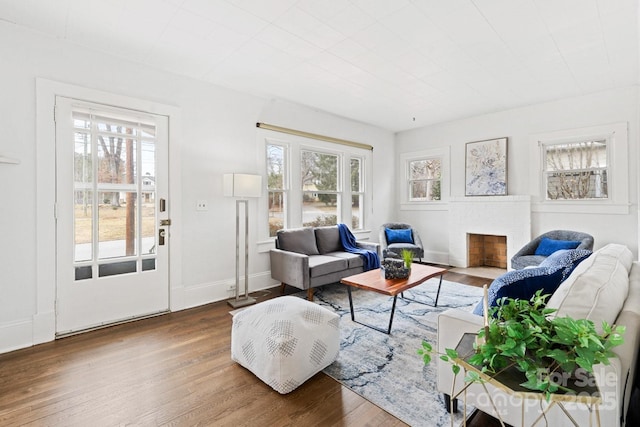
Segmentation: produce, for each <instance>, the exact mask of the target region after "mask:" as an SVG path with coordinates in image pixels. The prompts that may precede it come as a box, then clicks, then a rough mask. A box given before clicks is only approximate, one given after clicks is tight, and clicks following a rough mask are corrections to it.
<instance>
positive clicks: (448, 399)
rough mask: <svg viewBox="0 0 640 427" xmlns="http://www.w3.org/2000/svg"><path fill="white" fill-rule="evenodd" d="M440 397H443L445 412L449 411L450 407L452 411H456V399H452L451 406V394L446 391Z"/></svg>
mask: <svg viewBox="0 0 640 427" xmlns="http://www.w3.org/2000/svg"><path fill="white" fill-rule="evenodd" d="M442 397H443V398H444V408H445V409H446V410H447V412H449V413H451V410H452V409H453V412H454V413H456V412H458V399H453V408H452V407H451V396H449V395H448V394H447V393H442Z"/></svg>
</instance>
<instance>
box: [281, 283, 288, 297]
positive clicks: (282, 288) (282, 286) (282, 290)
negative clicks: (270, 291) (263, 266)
mask: <svg viewBox="0 0 640 427" xmlns="http://www.w3.org/2000/svg"><path fill="white" fill-rule="evenodd" d="M285 286H287V285H286V283H280V295H284V288H285Z"/></svg>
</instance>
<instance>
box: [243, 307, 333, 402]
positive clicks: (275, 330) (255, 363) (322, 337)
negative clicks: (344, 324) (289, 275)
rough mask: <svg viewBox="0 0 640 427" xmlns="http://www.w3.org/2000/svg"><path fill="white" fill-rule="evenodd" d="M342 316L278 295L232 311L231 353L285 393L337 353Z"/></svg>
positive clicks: (263, 379) (325, 364)
mask: <svg viewBox="0 0 640 427" xmlns="http://www.w3.org/2000/svg"><path fill="white" fill-rule="evenodd" d="M339 321H340V316H338V315H337V314H336V313H334V312H332V311H330V310H328V309H326V308H324V307H320V306H319V305H317V304H314V303H312V302H310V301H307V300H304V299H302V298H298V297H293V296H284V297H279V298H273V299H270V300H267V301H264V302H261V303H259V304H256V305H254V306H253V307H250V308H246V309H244V310H242V311H240V312H239V313H237V314H236V315H235V316H233V326H232V329H231V358H232V359H233V360H235V361H236V362H238V363H239V364H240V365H242V366H244V367H245V368H247V369H248V370H250V371H251V372H253V373H254V374H255V375H256V376H257V377H258V378H260V379H261V380H262V381H264V382H265V383H266V384H268V385H269V386H271V387H272V388H273V389H274V390H275V391H277V392H279V393H282V394H285V393H289V392H291V391H293V390H295V389H296V388H297V387H298V386H299V385H301V384H302V383H303V382H305V381H306V380H308V379H309V378H311V377H312V376H313V375H315V374H316V373H318V372H320V371H321V370H322V369H324V368H326V367H327V366H329V365H330V364H331V363H332V362H333V361H334V360H335V359H336V357H338V351H339V349H340V333H339V330H338V324H339Z"/></svg>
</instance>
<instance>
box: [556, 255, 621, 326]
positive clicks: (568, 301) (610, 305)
mask: <svg viewBox="0 0 640 427" xmlns="http://www.w3.org/2000/svg"><path fill="white" fill-rule="evenodd" d="M632 258H633V256H632V254H631V251H630V250H629V248H627V247H626V246H623V245H618V244H609V245H607V246H605V247H603V248H602V249H600V250H598V251H596V252H594V253H593V254H592V255H591V256H590V257H589V258H587V259H586V260H585V261H584V262H582V263H580V265H578V266H577V267H576V268H575V270H574V271H573V273H571V275H570V276H569V278H567V280H565V281H564V283H562V285H560V287H559V288H558V290H557V291H556V292H555V293H554V294H553V295H552V296H551V298H550V299H549V302H548V303H547V306H548V307H549V308H555V309H557V311H556V313H555V315H556V316H561V317H562V316H571V317H573V318H574V319H589V320H591V321H593V322H594V324H595V326H596V329H597V330H601V324H602V321H606V322H608V323H609V324H612V323H613V322H614V321H615V319H616V317H617V316H618V313H619V312H620V310H621V308H622V306H623V304H624V301H625V299H626V298H627V294H628V291H629V270H630V268H631V262H628V261H629V260H631V259H632Z"/></svg>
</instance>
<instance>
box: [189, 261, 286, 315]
mask: <svg viewBox="0 0 640 427" xmlns="http://www.w3.org/2000/svg"><path fill="white" fill-rule="evenodd" d="M234 284H235V278H234V279H227V280H221V281H218V282H210V283H202V284H200V285H196V286H187V287H184V288H183V306H182V307H181V308H180V310H182V309H187V308H193V307H197V306H200V305H204V304H210V303H212V302H218V301H224V300H227V299H230V298H233V297H234V296H235V293H233V292H231V291H229V287H230V286H232V285H234ZM277 284H278V282H276V281H275V280H273V279H272V278H271V271H264V272H261V273H256V274H250V275H249V292H256V291H260V290H263V289H267V288H272V287H274V286H276V285H277ZM243 285H244V278H241V280H240V286H241V287H242V286H243ZM241 291H242V290H241Z"/></svg>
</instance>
